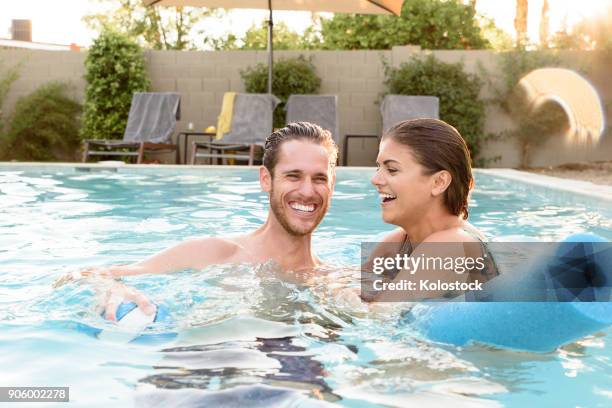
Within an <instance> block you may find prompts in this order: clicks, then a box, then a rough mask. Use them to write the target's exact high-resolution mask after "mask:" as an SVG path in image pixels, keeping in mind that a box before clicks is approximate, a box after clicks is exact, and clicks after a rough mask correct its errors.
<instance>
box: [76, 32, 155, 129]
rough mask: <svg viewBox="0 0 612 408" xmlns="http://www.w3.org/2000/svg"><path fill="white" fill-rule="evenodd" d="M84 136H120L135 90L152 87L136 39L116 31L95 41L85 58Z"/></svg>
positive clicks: (106, 33)
mask: <svg viewBox="0 0 612 408" xmlns="http://www.w3.org/2000/svg"><path fill="white" fill-rule="evenodd" d="M85 69H86V74H85V79H86V81H87V88H86V89H85V107H84V113H83V128H82V129H81V134H82V136H83V138H84V139H111V138H118V139H120V138H121V137H122V136H123V132H124V130H125V126H126V124H127V119H128V113H129V111H130V104H131V101H132V94H133V93H134V92H144V91H146V90H147V89H148V88H149V80H148V78H147V73H146V70H145V61H144V56H143V53H142V50H141V48H140V46H139V45H138V44H136V42H134V41H133V40H131V39H130V38H128V37H126V36H125V35H123V34H119V33H116V32H112V31H104V32H102V34H100V36H99V37H98V38H97V39H96V40H95V41H94V43H93V45H92V46H91V48H90V49H89V52H88V53H87V58H86V59H85Z"/></svg>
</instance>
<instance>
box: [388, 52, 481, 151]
mask: <svg viewBox="0 0 612 408" xmlns="http://www.w3.org/2000/svg"><path fill="white" fill-rule="evenodd" d="M385 85H386V86H387V92H386V93H388V94H399V95H430V96H437V97H438V98H439V99H440V119H442V120H443V121H445V122H447V123H449V124H451V125H452V126H454V127H455V128H457V130H458V131H459V132H460V133H461V135H462V136H463V138H464V139H465V141H466V143H467V145H468V147H469V149H470V152H471V154H472V158H473V159H474V158H477V157H478V155H479V153H480V149H481V147H482V142H483V140H484V139H485V133H484V121H485V105H484V102H483V101H482V100H481V99H480V98H479V94H480V89H481V87H482V82H481V80H480V79H479V77H478V76H476V75H473V74H468V73H466V72H465V71H464V66H463V64H462V63H456V64H448V63H445V62H441V61H439V60H437V59H436V58H435V57H434V56H433V55H429V56H427V57H421V58H420V57H413V58H412V59H411V60H410V61H408V62H405V63H403V64H401V65H400V66H399V67H398V68H393V67H390V66H388V65H387V66H386V67H385Z"/></svg>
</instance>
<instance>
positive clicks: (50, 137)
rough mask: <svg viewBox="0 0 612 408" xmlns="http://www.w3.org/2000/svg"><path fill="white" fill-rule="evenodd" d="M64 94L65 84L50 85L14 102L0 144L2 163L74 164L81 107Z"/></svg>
mask: <svg viewBox="0 0 612 408" xmlns="http://www.w3.org/2000/svg"><path fill="white" fill-rule="evenodd" d="M68 93H69V88H68V85H67V84H65V83H61V82H50V83H47V84H45V85H43V86H41V87H40V88H38V89H37V90H36V91H34V92H32V93H31V94H29V95H27V96H24V97H22V98H20V99H19V100H18V101H17V103H16V105H15V111H14V113H13V115H12V118H11V122H10V127H9V129H8V131H7V132H6V134H4V135H3V137H2V141H1V143H0V144H1V145H2V150H1V151H2V152H3V154H2V155H3V156H4V159H10V160H13V159H16V160H45V161H46V160H61V161H73V160H75V154H76V152H77V150H78V148H79V145H80V142H81V139H80V137H79V128H80V122H79V115H80V113H81V105H80V104H79V103H78V102H77V101H75V100H74V99H72V98H71V97H70V96H69V95H68Z"/></svg>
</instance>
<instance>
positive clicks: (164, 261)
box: [56, 122, 338, 320]
mask: <svg viewBox="0 0 612 408" xmlns="http://www.w3.org/2000/svg"><path fill="white" fill-rule="evenodd" d="M337 155H338V150H337V146H336V145H335V143H334V141H333V139H332V136H331V133H330V132H329V131H327V130H324V129H322V128H321V127H319V126H317V125H315V124H311V123H307V122H299V123H291V124H289V125H287V126H286V127H284V128H282V129H280V130H277V131H276V132H274V133H272V134H271V135H270V136H269V137H268V139H267V140H266V145H265V150H264V156H263V166H261V167H260V168H259V182H260V184H261V187H262V189H263V190H264V191H265V192H267V193H268V195H269V200H270V210H271V211H269V212H268V218H267V220H266V222H265V223H264V224H263V225H262V226H261V227H259V228H258V229H257V230H255V231H253V232H250V233H248V234H245V235H240V236H237V237H232V238H223V237H208V238H196V239H190V240H187V241H184V242H181V243H180V244H178V245H176V246H173V247H171V248H168V249H166V250H164V251H162V252H160V253H158V254H156V255H153V256H152V257H150V258H148V259H145V260H143V261H141V262H137V263H135V264H131V265H121V266H112V267H108V268H92V269H88V270H85V271H81V272H79V273H77V274H76V276H70V277H68V279H66V278H65V277H64V278H61V279H60V280H58V281H57V282H56V286H59V285H61V284H63V283H65V282H66V281H68V280H71V279H75V278H76V279H78V278H83V277H89V276H99V277H110V278H119V277H122V276H130V275H140V274H145V273H168V272H175V271H180V270H184V269H202V268H204V267H206V266H208V265H212V264H227V263H242V262H248V263H254V264H259V263H263V262H267V261H269V260H273V261H275V262H276V263H277V264H278V265H279V266H280V267H281V268H282V269H283V270H293V271H297V270H303V269H312V268H313V267H315V266H317V265H318V264H319V260H318V258H317V257H316V256H315V255H314V254H313V253H312V251H311V247H310V242H311V234H312V232H313V231H314V230H315V228H316V227H317V226H318V225H319V223H320V222H321V220H322V219H323V217H324V216H325V213H326V212H327V209H328V207H329V203H330V201H331V196H332V192H333V188H334V182H335V165H336V160H337ZM124 301H133V302H134V303H136V304H137V305H138V306H139V307H141V309H142V310H143V312H145V313H146V314H151V313H153V312H154V311H155V309H154V306H153V305H152V304H151V303H150V302H149V301H148V299H147V298H146V297H145V296H144V295H143V294H142V293H140V292H139V291H137V290H136V289H134V288H131V287H128V286H126V285H123V284H122V283H120V282H117V283H115V284H113V285H112V287H111V289H110V290H109V296H108V300H107V303H106V318H107V319H110V320H115V313H116V310H117V307H118V306H119V304H121V303H122V302H124Z"/></svg>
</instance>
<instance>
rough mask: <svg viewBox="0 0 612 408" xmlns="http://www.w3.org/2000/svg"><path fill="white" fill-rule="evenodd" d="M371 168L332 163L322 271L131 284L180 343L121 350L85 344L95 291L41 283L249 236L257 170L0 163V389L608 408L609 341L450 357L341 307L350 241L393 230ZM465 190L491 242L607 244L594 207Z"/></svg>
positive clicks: (87, 395)
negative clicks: (576, 237)
mask: <svg viewBox="0 0 612 408" xmlns="http://www.w3.org/2000/svg"><path fill="white" fill-rule="evenodd" d="M372 171H373V170H346V169H339V171H338V181H337V185H336V189H335V192H334V196H333V202H332V205H331V207H330V211H329V214H328V215H327V216H326V218H325V220H324V221H323V223H322V225H321V226H320V227H319V228H318V230H317V231H316V234H315V236H314V239H313V245H314V248H315V250H316V252H317V254H318V255H319V256H320V257H321V258H322V259H323V260H324V261H325V264H326V265H325V266H324V267H322V270H321V271H319V273H312V274H302V275H294V274H287V273H283V272H281V271H278V270H277V269H276V267H275V266H274V265H269V264H264V265H258V266H252V265H235V266H213V267H210V268H206V269H205V270H202V271H184V272H179V273H176V274H171V275H160V276H139V277H132V278H128V279H126V281H127V283H128V284H129V285H133V286H136V287H137V288H139V289H141V290H142V291H144V292H145V293H146V294H147V295H148V296H150V298H152V299H153V300H154V301H156V302H157V303H160V304H164V305H166V306H167V307H168V308H169V309H170V311H171V313H172V317H173V318H172V320H170V321H168V322H165V323H162V324H158V325H156V326H155V327H154V328H151V329H149V331H148V332H147V333H148V334H149V336H152V335H155V334H157V335H159V334H164V333H165V334H168V333H171V334H172V333H178V335H177V336H174V337H170V338H168V337H165V338H164V337H162V338H157V340H155V339H154V338H152V337H149V338H140V339H139V340H137V341H136V342H132V343H125V342H120V341H102V340H99V339H97V338H95V337H93V336H91V335H89V334H87V328H98V329H104V330H110V331H111V332H112V331H117V330H119V329H118V328H117V327H116V326H115V325H114V324H112V323H110V322H107V321H105V320H103V319H102V318H101V317H100V314H99V313H100V310H99V308H98V306H97V302H98V299H99V297H100V296H101V295H100V293H98V292H99V291H98V290H97V289H96V287H95V286H94V285H91V284H80V285H79V284H69V285H65V286H63V287H61V288H58V289H55V290H54V289H53V288H52V286H51V284H52V282H53V281H54V280H55V279H56V278H57V277H59V276H61V275H62V274H64V273H66V272H70V271H74V270H79V269H80V268H83V267H87V266H92V265H110V264H114V263H128V262H133V261H137V260H140V259H142V258H144V257H147V256H149V255H151V254H153V253H155V252H157V251H159V250H162V249H164V248H166V247H168V246H171V245H173V244H175V243H177V242H179V241H181V240H183V239H187V238H190V237H197V236H204V235H232V234H239V233H244V232H246V231H249V230H252V229H254V228H256V227H257V226H259V225H261V223H262V222H263V221H264V220H265V217H266V215H267V197H266V195H265V194H264V193H262V192H261V190H260V188H259V182H258V178H257V172H256V171H253V170H237V169H211V168H202V169H201V170H199V169H198V170H189V171H184V172H183V171H179V170H163V169H156V168H151V169H143V170H140V169H132V168H126V169H121V168H120V169H119V171H93V170H90V169H89V168H85V169H80V170H79V169H78V168H74V167H58V168H56V169H54V170H53V171H50V170H45V169H44V168H42V169H40V168H39V169H37V168H25V169H24V168H22V167H21V168H12V167H10V166H4V167H0V231H1V234H0V367H2V370H0V384H2V385H5V386H9V385H11V386H69V387H70V399H71V402H72V405H74V406H87V407H93V406H100V407H107V406H110V405H112V406H133V405H134V402H135V401H136V403H137V405H138V404H141V405H144V406H153V405H157V406H176V405H178V404H179V401H180V402H181V403H182V404H184V406H223V405H226V406H262V407H264V406H265V407H269V406H300V407H302V406H317V407H318V406H328V405H334V404H335V405H338V406H348V407H369V406H374V407H377V406H381V407H382V406H399V407H403V406H419V407H420V406H446V405H449V404H453V405H454V406H509V407H523V406H531V405H537V406H543V407H549V406H550V407H557V406H581V407H599V406H601V407H607V406H610V405H612V340H611V339H612V330H610V329H608V330H606V331H604V332H601V333H597V334H595V335H593V336H590V337H588V338H585V339H583V340H581V341H579V342H577V343H574V344H570V345H567V346H564V347H562V348H560V349H559V350H557V351H555V352H553V353H548V354H535V353H524V352H523V353H518V352H513V351H507V350H498V349H494V348H491V347H486V346H482V345H472V346H469V347H462V348H459V347H453V346H447V345H440V344H435V343H432V342H428V341H425V340H423V339H421V338H419V337H418V336H416V335H414V334H413V333H412V332H411V331H410V330H408V329H407V328H406V327H402V325H400V324H398V320H399V316H400V313H401V312H402V309H403V307H405V305H397V304H396V305H391V306H381V307H380V308H378V309H373V310H370V311H368V310H366V309H365V308H364V307H363V306H361V305H359V304H356V303H354V299H351V298H347V297H345V296H343V295H338V293H340V292H338V291H337V290H336V289H337V288H339V287H342V286H343V285H353V284H355V280H354V276H355V271H356V269H357V268H358V262H359V244H360V242H361V241H367V240H372V239H373V238H374V237H376V236H380V234H381V233H382V232H384V231H389V230H391V229H392V227H390V226H388V225H385V224H384V223H382V221H381V220H380V212H379V204H378V195H377V194H376V192H375V190H374V189H373V188H372V186H371V185H370V184H369V178H370V176H371V174H372ZM476 186H477V188H476V190H475V192H474V193H473V197H472V200H471V206H470V208H471V212H470V221H471V222H472V223H473V224H474V225H476V226H477V227H479V228H480V229H481V230H482V231H484V232H485V233H486V234H487V235H488V236H490V237H500V236H507V235H515V234H520V235H528V236H533V237H537V238H539V239H542V240H547V241H555V240H559V239H561V238H563V237H564V236H566V235H568V234H570V233H576V232H592V233H596V234H599V235H601V236H603V237H605V238H608V239H610V240H612V208H610V206H609V205H606V203H602V202H598V201H595V200H591V199H588V198H584V197H576V196H572V195H569V194H566V193H562V192H558V191H554V190H550V189H543V188H541V187H533V186H530V185H527V184H521V183H517V182H511V181H508V180H506V179H503V178H496V177H492V176H489V175H484V174H477V178H476ZM608 204H609V203H608ZM232 404H233V405H232Z"/></svg>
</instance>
